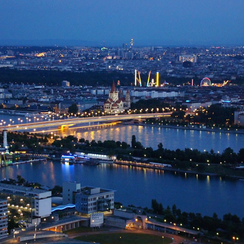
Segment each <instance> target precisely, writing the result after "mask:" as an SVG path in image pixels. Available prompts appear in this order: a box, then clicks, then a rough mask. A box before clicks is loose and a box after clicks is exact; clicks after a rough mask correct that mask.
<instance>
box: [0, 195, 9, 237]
mask: <svg viewBox="0 0 244 244" xmlns="http://www.w3.org/2000/svg"><path fill="white" fill-rule="evenodd" d="M7 236H8V202H7V200H1V199H0V239H3V238H6V237H7Z"/></svg>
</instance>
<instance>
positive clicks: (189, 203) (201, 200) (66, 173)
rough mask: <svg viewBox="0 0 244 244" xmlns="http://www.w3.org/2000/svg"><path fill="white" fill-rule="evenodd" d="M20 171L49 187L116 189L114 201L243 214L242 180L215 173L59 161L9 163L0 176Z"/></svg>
mask: <svg viewBox="0 0 244 244" xmlns="http://www.w3.org/2000/svg"><path fill="white" fill-rule="evenodd" d="M18 174H19V175H21V176H22V177H24V178H25V179H26V180H28V181H33V182H39V183H41V184H43V185H48V186H50V187H53V186H55V185H62V182H63V181H77V182H80V183H81V184H82V185H83V186H85V185H88V186H99V187H104V188H109V189H114V190H116V193H115V201H120V202H122V203H123V204H126V205H128V204H133V205H135V206H142V207H151V200H152V199H156V200H157V201H158V202H161V203H162V204H163V206H164V207H167V205H170V206H172V205H173V204H176V206H177V207H178V208H180V209H181V210H182V211H187V212H195V213H197V212H199V213H202V214H204V215H210V216H212V214H213V213H214V212H216V213H217V214H218V216H219V217H222V216H223V214H225V213H229V212H230V213H232V214H237V215H238V216H240V217H244V208H243V202H244V194H243V189H244V182H243V181H238V180H235V181H230V180H223V179H221V178H219V177H209V176H196V175H187V174H186V175H185V174H175V173H174V172H166V171H165V172H164V171H158V170H152V169H140V168H132V167H127V166H116V165H106V164H101V165H98V166H86V165H65V164H61V163H60V162H51V161H49V162H47V163H33V164H22V165H18V166H17V165H15V166H9V167H7V168H2V169H1V170H0V177H1V178H5V177H6V178H16V176H17V175H18Z"/></svg>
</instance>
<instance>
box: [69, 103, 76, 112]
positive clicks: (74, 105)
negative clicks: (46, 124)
mask: <svg viewBox="0 0 244 244" xmlns="http://www.w3.org/2000/svg"><path fill="white" fill-rule="evenodd" d="M68 112H69V113H70V114H71V113H72V114H77V112H78V106H77V104H75V103H73V104H72V105H71V106H69V110H68Z"/></svg>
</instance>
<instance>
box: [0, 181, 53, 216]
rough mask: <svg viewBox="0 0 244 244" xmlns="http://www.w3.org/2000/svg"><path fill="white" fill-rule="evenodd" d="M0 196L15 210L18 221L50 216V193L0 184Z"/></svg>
mask: <svg viewBox="0 0 244 244" xmlns="http://www.w3.org/2000/svg"><path fill="white" fill-rule="evenodd" d="M0 196H1V198H4V199H7V201H8V204H9V206H11V208H12V209H17V212H18V216H17V215H16V217H18V218H20V219H28V218H30V217H31V218H32V217H36V218H43V217H48V216H50V215H51V209H52V202H51V196H52V192H51V191H46V190H40V189H35V188H32V187H24V186H17V185H11V184H5V183H0Z"/></svg>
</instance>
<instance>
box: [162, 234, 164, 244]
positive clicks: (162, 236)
mask: <svg viewBox="0 0 244 244" xmlns="http://www.w3.org/2000/svg"><path fill="white" fill-rule="evenodd" d="M162 239H163V244H164V236H162Z"/></svg>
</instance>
